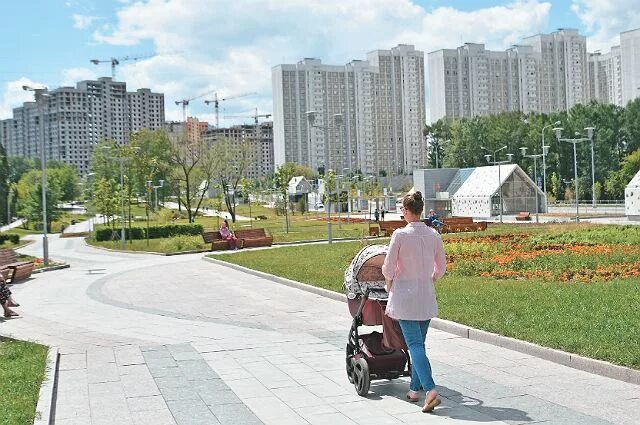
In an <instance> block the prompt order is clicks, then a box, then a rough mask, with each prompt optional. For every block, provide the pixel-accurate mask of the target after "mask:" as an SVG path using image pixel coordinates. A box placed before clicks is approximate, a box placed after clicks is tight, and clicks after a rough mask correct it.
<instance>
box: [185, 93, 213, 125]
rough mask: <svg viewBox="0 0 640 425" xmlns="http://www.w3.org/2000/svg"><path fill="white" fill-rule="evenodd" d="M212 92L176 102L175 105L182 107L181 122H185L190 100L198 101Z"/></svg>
mask: <svg viewBox="0 0 640 425" xmlns="http://www.w3.org/2000/svg"><path fill="white" fill-rule="evenodd" d="M213 92H214V91H213V90H210V91H208V92H205V93H202V94H201V95H198V96H195V97H192V98H189V99H182V100H176V105H180V104H181V105H182V121H183V122H185V123H186V122H187V106H189V102H191V101H192V100H196V99H200V98H201V97H205V96H207V95H209V94H211V93H213Z"/></svg>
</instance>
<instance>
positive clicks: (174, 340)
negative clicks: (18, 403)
mask: <svg viewBox="0 0 640 425" xmlns="http://www.w3.org/2000/svg"><path fill="white" fill-rule="evenodd" d="M22 251H23V252H26V253H33V254H37V253H39V252H40V247H39V243H38V242H36V243H34V244H32V245H29V246H27V247H25V248H24V249H23V250H22ZM50 252H51V256H52V258H54V259H57V260H64V261H69V262H71V263H72V268H70V269H66V270H61V271H55V272H49V273H44V274H41V275H38V276H37V277H35V278H33V279H32V280H30V281H29V282H26V283H23V284H20V285H16V286H15V287H14V292H15V294H16V298H17V299H18V300H19V301H20V302H21V303H22V305H23V307H21V308H20V309H18V310H19V312H20V313H22V314H23V316H22V317H20V318H17V319H12V320H5V321H0V333H2V334H4V335H11V336H14V337H17V338H23V339H31V340H36V341H39V342H42V343H44V344H49V345H57V346H59V347H60V352H61V354H62V355H61V361H60V373H59V388H58V396H57V405H56V412H55V423H56V424H57V425H67V424H82V425H88V424H89V425H91V424H93V425H98V424H110V425H113V424H136V425H140V424H154V425H162V424H208V425H210V424H234V425H243V424H274V425H275V424H278V425H285V424H318V425H320V424H331V425H338V424H351V425H353V424H363V425H364V424H366V425H376V424H422V423H425V424H472V423H473V424H477V423H496V424H502V423H508V424H533V423H545V424H581V425H584V424H637V423H639V422H640V413H638V412H640V386H636V385H632V384H627V383H623V382H620V381H615V380H612V379H608V378H603V377H599V376H596V375H591V374H588V373H585V372H582V371H578V370H574V369H570V368H567V367H564V366H560V365H557V364H554V363H550V362H547V361H543V360H540V359H537V358H534V357H531V356H528V355H525V354H521V353H517V352H513V351H509V350H506V349H503V348H498V347H494V346H492V345H488V344H483V343H479V342H475V341H470V340H468V339H464V338H459V337H456V336H454V335H451V334H447V333H445V332H441V331H437V330H431V331H429V337H428V349H429V351H430V356H431V359H432V364H433V368H434V371H435V378H436V381H437V383H438V384H439V385H440V387H439V389H440V391H441V394H442V396H443V404H442V406H441V407H440V408H439V409H438V410H437V414H435V415H425V414H423V413H421V412H420V411H419V406H416V405H414V404H411V403H408V402H406V401H405V400H404V394H405V392H406V390H407V383H406V380H403V379H398V380H395V381H378V382H374V383H373V385H372V392H371V394H370V396H369V398H366V399H365V398H361V397H359V396H357V395H356V394H355V391H354V389H353V387H352V385H350V384H349V383H348V381H347V379H346V376H345V371H344V345H345V339H346V333H347V330H348V327H349V325H350V322H351V317H350V316H349V314H348V312H347V308H346V306H345V305H344V304H343V303H341V302H338V301H333V300H330V299H327V298H323V297H320V296H317V295H313V294H310V293H307V292H303V291H299V290H296V289H293V288H289V287H285V286H282V285H278V284H276V283H273V282H270V281H267V280H264V279H260V278H257V277H255V276H248V275H246V274H244V273H241V272H238V271H235V270H231V269H228V268H226V267H222V266H218V265H214V264H211V263H208V262H205V261H203V260H202V259H201V255H185V256H177V257H162V256H153V255H145V254H121V253H112V252H106V251H101V250H96V249H93V248H90V247H88V246H86V245H84V243H83V241H82V240H80V239H58V237H57V236H56V235H54V236H52V237H51V240H50ZM100 269H103V270H102V271H101V270H100Z"/></svg>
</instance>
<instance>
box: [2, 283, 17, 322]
mask: <svg viewBox="0 0 640 425" xmlns="http://www.w3.org/2000/svg"><path fill="white" fill-rule="evenodd" d="M0 304H2V309H3V310H4V317H15V316H18V313H16V312H15V311H13V310H11V308H10V307H20V304H18V303H17V302H16V301H15V300H14V299H13V297H12V296H11V290H10V289H9V288H8V287H7V282H6V281H5V280H4V276H3V275H2V273H0Z"/></svg>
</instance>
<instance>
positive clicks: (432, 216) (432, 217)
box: [427, 209, 444, 227]
mask: <svg viewBox="0 0 640 425" xmlns="http://www.w3.org/2000/svg"><path fill="white" fill-rule="evenodd" d="M427 221H428V222H430V223H431V226H432V227H442V226H444V223H443V222H441V221H440V220H438V214H436V212H435V211H434V210H433V209H430V210H429V215H428V216H427Z"/></svg>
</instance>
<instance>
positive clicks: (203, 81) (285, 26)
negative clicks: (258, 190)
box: [0, 0, 640, 125]
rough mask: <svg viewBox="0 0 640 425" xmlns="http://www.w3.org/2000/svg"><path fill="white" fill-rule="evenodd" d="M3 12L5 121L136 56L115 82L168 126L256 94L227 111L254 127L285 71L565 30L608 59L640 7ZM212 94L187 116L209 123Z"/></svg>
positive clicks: (97, 4) (484, 2)
mask: <svg viewBox="0 0 640 425" xmlns="http://www.w3.org/2000/svg"><path fill="white" fill-rule="evenodd" d="M2 15H3V19H2V26H0V119H4V118H10V117H11V108H14V107H16V106H19V105H21V104H22V102H24V101H27V100H30V99H31V98H32V93H30V92H24V91H23V90H22V85H24V84H27V85H32V86H47V87H49V88H51V89H53V88H56V87H60V86H69V85H75V83H76V82H77V81H80V80H83V79H93V78H97V77H101V76H110V75H111V69H110V65H109V64H108V63H105V64H100V65H93V64H92V63H90V60H91V59H108V58H111V57H116V58H121V57H126V56H129V57H142V59H139V60H136V61H127V62H123V63H122V65H120V66H119V67H118V68H117V79H118V80H124V81H126V82H127V87H128V90H130V91H131V90H135V89H138V88H142V87H148V88H151V89H152V90H154V91H158V92H162V93H165V108H166V111H165V113H166V118H167V119H168V120H180V119H181V118H182V109H181V106H176V105H175V103H174V102H175V101H176V100H181V99H185V98H191V97H195V96H198V95H201V94H204V93H207V92H214V91H215V92H217V93H218V96H219V97H225V96H234V95H239V94H244V93H256V94H255V95H251V96H246V97H242V98H238V99H235V100H230V101H228V102H224V103H222V104H221V112H220V115H221V125H228V124H235V123H239V122H251V121H252V119H251V118H249V116H250V115H251V114H252V113H253V112H252V111H253V110H255V108H258V110H259V113H260V114H265V113H271V111H272V102H271V68H272V67H273V66H275V65H278V64H280V63H295V62H297V61H299V60H300V59H302V58H305V57H317V58H320V59H322V61H323V63H328V64H345V63H347V62H349V61H350V60H352V59H364V58H365V56H366V53H367V52H369V51H371V50H375V49H389V48H391V47H393V46H395V45H397V44H400V43H403V44H413V45H415V46H416V48H417V49H419V50H423V51H424V52H425V53H428V52H430V51H433V50H438V49H442V48H455V47H457V46H459V45H461V44H463V43H465V42H476V43H485V44H486V45H487V48H489V49H505V48H507V47H509V46H511V45H513V44H515V43H517V42H518V41H519V40H521V39H522V37H525V36H528V35H532V34H537V33H541V32H551V31H554V30H556V29H557V28H577V29H578V30H580V32H581V33H582V34H584V35H585V36H587V48H588V50H589V51H595V50H601V51H602V52H607V51H609V49H610V47H611V46H612V45H615V44H617V43H618V42H619V41H618V40H619V38H618V34H619V33H620V32H621V31H626V30H630V29H635V28H639V27H640V0H547V1H543V0H514V1H506V2H505V1H489V0H458V1H455V0H449V1H444V0H139V1H131V0H21V1H13V0H4V1H2ZM154 55H155V56H154ZM425 61H426V57H425ZM211 96H212V95H207V96H204V97H202V98H200V99H198V100H194V101H193V102H191V104H190V105H189V110H188V115H189V116H197V117H198V118H199V119H200V120H204V121H209V122H210V123H213V122H214V114H213V111H212V107H210V106H207V105H205V104H204V102H203V100H205V99H207V98H211ZM427 106H428V105H427ZM225 116H241V117H246V118H227V119H225V118H224V117H225Z"/></svg>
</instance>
